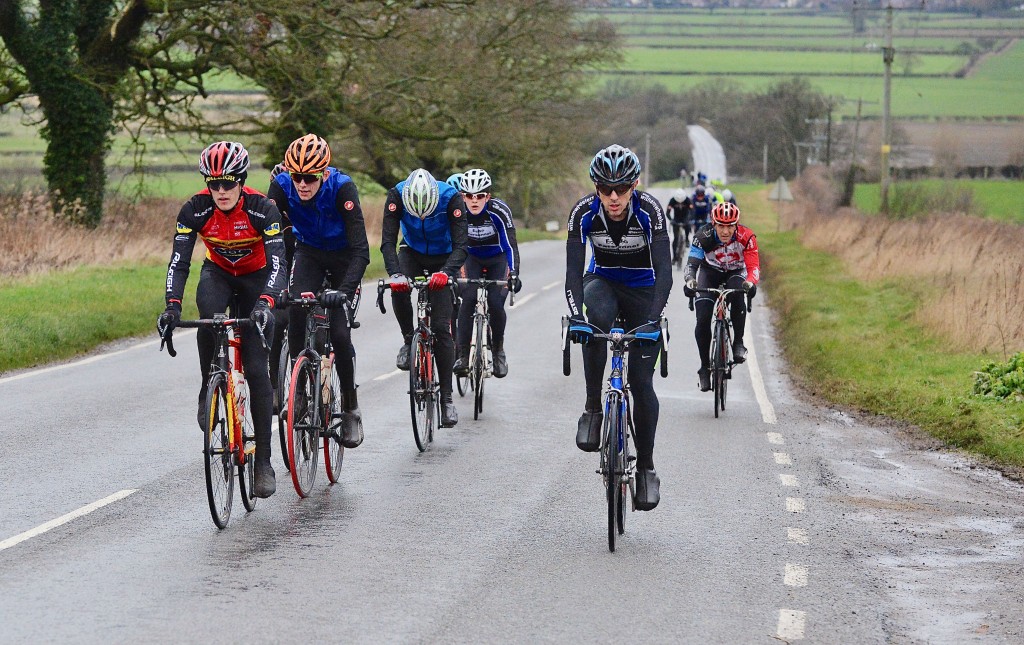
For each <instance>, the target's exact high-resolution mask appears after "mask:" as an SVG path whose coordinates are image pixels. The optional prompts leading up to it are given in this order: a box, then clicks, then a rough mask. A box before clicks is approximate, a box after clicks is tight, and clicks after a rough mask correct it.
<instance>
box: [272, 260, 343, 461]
mask: <svg viewBox="0 0 1024 645" xmlns="http://www.w3.org/2000/svg"><path fill="white" fill-rule="evenodd" d="M323 287H324V288H325V289H328V288H330V284H329V283H328V282H327V281H326V280H325V281H324V285H323ZM362 291H363V288H362V285H360V286H358V287H356V291H355V294H354V295H353V297H352V301H351V302H352V304H351V306H350V307H349V324H350V325H351V327H352V329H357V328H358V327H359V321H357V320H356V319H355V318H356V315H357V314H358V313H359V301H360V299H361V298H360V295H361V294H362ZM283 306H285V305H282V307H283ZM307 320H308V318H307ZM285 324H287V323H285ZM326 333H327V334H328V335H329V334H330V330H327V332H326ZM321 346H323V345H322V344H321ZM277 366H278V367H277V370H278V371H277V385H278V387H277V390H275V391H274V407H275V409H277V432H278V436H279V437H280V439H281V455H282V456H283V457H284V459H283V461H284V468H285V470H287V471H288V472H291V470H292V467H291V463H290V462H289V459H288V433H289V430H288V409H289V408H288V393H289V392H290V391H291V383H292V370H293V368H294V367H295V364H294V363H293V362H292V355H291V348H290V345H289V343H288V332H287V329H286V330H285V334H284V338H283V339H282V341H281V357H280V359H279V360H278V363H277Z"/></svg>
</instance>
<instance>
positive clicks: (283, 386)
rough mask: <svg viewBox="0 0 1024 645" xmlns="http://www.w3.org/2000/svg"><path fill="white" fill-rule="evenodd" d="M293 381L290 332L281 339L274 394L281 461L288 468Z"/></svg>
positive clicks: (289, 466)
mask: <svg viewBox="0 0 1024 645" xmlns="http://www.w3.org/2000/svg"><path fill="white" fill-rule="evenodd" d="M291 383H292V357H291V353H290V352H289V349H288V334H287V333H286V334H285V335H284V339H283V340H282V341H281V358H280V360H279V361H278V364H277V391H276V392H275V394H274V398H275V399H276V401H275V403H276V404H277V433H278V435H280V437H281V461H283V462H284V467H285V469H286V470H289V471H290V470H291V464H290V463H288V394H289V392H291Z"/></svg>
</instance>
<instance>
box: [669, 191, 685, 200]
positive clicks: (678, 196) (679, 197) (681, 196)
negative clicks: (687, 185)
mask: <svg viewBox="0 0 1024 645" xmlns="http://www.w3.org/2000/svg"><path fill="white" fill-rule="evenodd" d="M672 197H674V198H675V200H676V201H677V202H682V201H683V200H684V199H686V191H685V190H683V189H682V188H676V192H674V193H672Z"/></svg>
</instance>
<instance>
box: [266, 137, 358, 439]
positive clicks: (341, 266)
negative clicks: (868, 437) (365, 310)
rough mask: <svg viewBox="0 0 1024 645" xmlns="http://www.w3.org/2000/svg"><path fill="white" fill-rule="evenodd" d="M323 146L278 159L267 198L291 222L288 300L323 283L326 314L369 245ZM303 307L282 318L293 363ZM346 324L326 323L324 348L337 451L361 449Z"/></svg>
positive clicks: (344, 178)
mask: <svg viewBox="0 0 1024 645" xmlns="http://www.w3.org/2000/svg"><path fill="white" fill-rule="evenodd" d="M330 163H331V148H330V146H329V145H328V144H327V140H326V139H324V138H323V137H320V136H317V135H315V134H307V135H305V136H302V137H299V138H298V139H296V140H295V141H292V142H291V144H290V145H289V146H288V150H287V151H286V152H285V155H284V170H285V172H282V173H280V174H278V175H277V176H276V177H275V178H274V180H273V181H272V182H271V184H270V190H268V191H267V196H268V197H270V198H271V199H273V200H274V201H275V202H277V203H278V204H279V205H280V208H281V212H282V214H284V215H286V216H287V217H288V218H289V219H290V220H291V222H292V230H293V232H294V234H295V258H294V260H293V264H292V269H291V276H290V277H289V279H288V291H289V292H290V293H291V294H292V295H298V294H301V293H306V292H313V293H316V292H318V291H320V289H321V287H322V286H323V284H324V280H325V279H326V280H327V282H328V284H330V286H331V289H328V290H326V291H325V292H324V293H323V295H322V296H321V302H322V303H323V305H324V306H325V307H329V308H337V307H345V306H348V303H351V302H352V301H353V297H354V296H355V292H356V288H357V287H359V282H360V281H361V280H362V279H363V273H364V272H365V271H366V267H367V265H368V264H370V245H369V243H367V241H366V225H365V224H364V222H363V211H362V208H360V206H359V191H358V190H357V189H356V185H355V183H354V182H353V181H352V178H351V177H349V176H348V175H346V174H344V173H343V172H341V171H340V170H338V169H337V168H335V167H333V166H331V165H330ZM308 314H309V310H308V309H307V308H306V307H291V308H289V310H288V348H289V351H290V353H291V356H292V358H293V359H294V358H298V356H299V354H300V353H301V352H302V349H303V347H304V346H305V336H306V317H307V316H308ZM348 323H349V321H348V319H347V316H345V315H341V312H338V315H334V316H332V317H331V344H332V345H333V346H334V356H335V358H336V363H335V364H336V365H337V366H338V377H339V378H340V380H341V389H342V392H343V403H344V405H343V408H344V409H343V410H342V414H341V437H340V439H341V444H342V445H343V446H345V447H346V448H355V447H357V446H359V444H361V443H362V442H363V421H362V415H361V414H360V412H359V401H358V398H357V397H356V383H355V355H356V353H355V348H354V347H353V346H352V329H351V327H349V324H348Z"/></svg>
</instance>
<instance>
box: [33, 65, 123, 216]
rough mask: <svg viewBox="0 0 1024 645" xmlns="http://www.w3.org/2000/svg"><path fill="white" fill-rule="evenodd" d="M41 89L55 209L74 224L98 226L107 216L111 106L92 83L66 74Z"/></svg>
mask: <svg viewBox="0 0 1024 645" xmlns="http://www.w3.org/2000/svg"><path fill="white" fill-rule="evenodd" d="M37 89H38V91H39V94H38V95H39V103H40V107H42V109H43V114H44V115H46V125H45V126H44V127H43V129H42V133H41V134H42V136H43V138H44V139H46V142H47V146H46V153H45V154H44V155H43V176H44V177H45V178H46V183H47V186H48V187H49V190H50V195H51V199H52V200H53V204H54V211H55V212H58V213H60V214H61V215H62V216H63V217H64V218H65V219H67V220H68V221H71V222H74V223H76V224H84V225H86V226H90V227H94V226H97V225H99V223H100V220H101V219H102V218H103V194H104V189H105V186H106V182H107V173H106V167H105V164H104V162H105V157H106V153H107V151H108V150H109V149H110V144H111V133H112V131H113V120H114V113H113V107H112V106H111V104H110V101H108V100H106V98H105V97H104V96H103V95H102V94H101V92H99V91H97V89H96V88H95V87H94V86H91V85H89V84H88V83H85V82H83V81H82V80H80V79H76V78H72V77H68V76H64V77H63V78H54V79H52V82H50V83H47V84H46V87H45V90H44V89H43V88H37Z"/></svg>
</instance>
